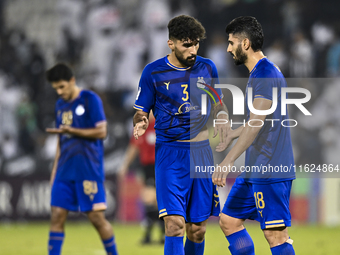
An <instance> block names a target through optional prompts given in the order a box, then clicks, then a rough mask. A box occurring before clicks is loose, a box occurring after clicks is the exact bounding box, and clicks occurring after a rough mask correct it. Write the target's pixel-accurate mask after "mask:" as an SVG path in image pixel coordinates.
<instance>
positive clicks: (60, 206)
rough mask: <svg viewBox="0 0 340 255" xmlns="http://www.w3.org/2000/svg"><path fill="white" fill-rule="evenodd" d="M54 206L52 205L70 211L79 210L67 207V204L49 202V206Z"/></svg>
mask: <svg viewBox="0 0 340 255" xmlns="http://www.w3.org/2000/svg"><path fill="white" fill-rule="evenodd" d="M52 206H54V207H59V208H62V209H65V210H67V211H71V212H79V209H78V208H77V209H75V208H74V207H72V208H71V207H67V206H63V205H55V204H51V207H52Z"/></svg>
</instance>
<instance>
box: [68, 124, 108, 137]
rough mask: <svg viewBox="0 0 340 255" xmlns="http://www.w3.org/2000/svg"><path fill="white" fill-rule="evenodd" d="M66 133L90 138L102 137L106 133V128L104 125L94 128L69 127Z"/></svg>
mask: <svg viewBox="0 0 340 255" xmlns="http://www.w3.org/2000/svg"><path fill="white" fill-rule="evenodd" d="M67 133H69V134H71V135H74V136H80V137H84V138H90V139H104V138H105V137H106V134H107V128H106V125H105V126H103V125H102V126H98V127H95V128H74V127H70V129H69V131H68V132H67Z"/></svg>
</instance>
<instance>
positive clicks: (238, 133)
mask: <svg viewBox="0 0 340 255" xmlns="http://www.w3.org/2000/svg"><path fill="white" fill-rule="evenodd" d="M243 129H244V126H243V125H242V126H240V127H238V128H236V129H234V130H233V133H234V134H233V135H234V137H235V138H237V137H239V136H240V135H241V133H242V131H243Z"/></svg>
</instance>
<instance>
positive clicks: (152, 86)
mask: <svg viewBox="0 0 340 255" xmlns="http://www.w3.org/2000/svg"><path fill="white" fill-rule="evenodd" d="M168 29H169V40H168V46H169V48H170V49H171V53H170V54H169V55H167V56H165V57H163V58H161V59H158V60H156V61H154V62H152V63H150V64H148V65H147V66H146V67H145V68H144V70H143V73H142V76H141V79H140V83H139V88H138V95H137V99H136V102H135V105H134V108H135V109H136V110H137V111H136V114H135V115H134V118H133V122H134V136H135V138H136V139H138V137H140V136H141V135H143V134H144V132H145V130H146V129H147V127H148V125H149V120H148V117H149V112H150V110H152V112H153V114H154V116H155V118H156V124H155V130H156V165H155V172H156V194H157V204H158V210H159V217H160V218H163V219H164V223H165V244H164V254H169V255H170V254H176V255H181V254H184V253H185V254H187V255H188V254H197V255H200V254H203V253H204V237H205V231H206V223H207V220H208V218H209V216H210V215H216V216H217V215H218V214H219V200H218V195H217V191H216V186H215V185H213V183H212V182H211V180H210V179H209V178H211V175H209V174H208V173H206V175H204V177H205V178H191V175H190V173H191V171H192V170H193V168H194V166H195V165H196V166H198V165H199V166H206V165H208V166H212V165H213V163H214V162H213V156H212V151H211V148H210V145H209V140H208V129H207V127H206V124H207V121H208V118H209V114H210V112H211V110H212V108H213V107H214V110H215V112H217V113H218V114H219V116H220V118H221V117H223V118H224V119H227V118H228V115H227V110H226V108H225V107H224V106H223V105H221V104H220V103H218V104H216V105H215V106H213V103H212V100H210V101H209V104H207V109H206V110H207V114H206V115H203V114H201V108H202V105H201V96H202V94H205V93H206V91H208V92H209V91H210V92H209V94H214V93H213V92H212V91H215V89H214V88H213V87H214V85H215V83H218V74H217V70H216V67H215V64H214V63H213V62H212V61H211V60H209V59H205V58H202V57H200V56H197V51H198V48H199V43H200V41H201V40H202V39H203V38H204V37H205V29H204V27H203V26H202V24H201V23H200V22H198V21H197V20H196V19H194V18H193V17H190V16H186V15H181V16H178V17H175V18H173V19H172V20H170V22H169V24H168ZM190 82H192V83H193V84H194V86H189V84H190ZM203 89H204V90H203ZM215 92H216V91H215ZM220 96H222V92H221V90H217V92H216V94H214V98H216V97H220ZM214 100H215V99H214ZM223 132H227V128H225V129H224V130H223ZM215 134H217V130H216V133H215ZM220 138H221V136H220ZM223 142H224V141H221V144H223ZM200 177H202V176H200ZM185 231H186V234H187V239H186V242H185V247H183V236H184V233H185Z"/></svg>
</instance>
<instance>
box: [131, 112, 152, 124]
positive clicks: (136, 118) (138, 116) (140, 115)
mask: <svg viewBox="0 0 340 255" xmlns="http://www.w3.org/2000/svg"><path fill="white" fill-rule="evenodd" d="M144 116H145V117H146V118H147V119H149V113H147V112H144V111H136V113H135V115H134V116H133V126H135V125H136V123H138V122H141V121H143V117H144Z"/></svg>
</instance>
